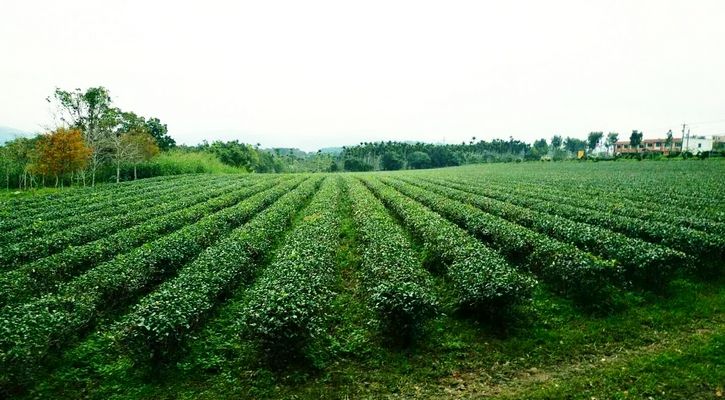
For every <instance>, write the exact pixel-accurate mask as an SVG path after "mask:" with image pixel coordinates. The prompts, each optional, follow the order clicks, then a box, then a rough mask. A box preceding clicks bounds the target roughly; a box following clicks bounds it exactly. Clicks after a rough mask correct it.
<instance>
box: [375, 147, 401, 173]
mask: <svg viewBox="0 0 725 400" xmlns="http://www.w3.org/2000/svg"><path fill="white" fill-rule="evenodd" d="M380 162H381V165H382V167H383V169H384V170H386V171H396V170H399V169H401V168H403V158H402V157H400V154H398V153H396V152H394V151H386V152H385V153H384V154H383V157H382V158H381V160H380Z"/></svg>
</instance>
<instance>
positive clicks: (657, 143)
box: [614, 138, 682, 154]
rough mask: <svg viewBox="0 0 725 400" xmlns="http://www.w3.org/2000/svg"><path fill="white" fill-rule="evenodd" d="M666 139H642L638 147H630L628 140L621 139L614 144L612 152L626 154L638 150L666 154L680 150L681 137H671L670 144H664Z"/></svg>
mask: <svg viewBox="0 0 725 400" xmlns="http://www.w3.org/2000/svg"><path fill="white" fill-rule="evenodd" d="M666 140H667V139H644V140H642V143H640V145H639V148H638V149H637V148H634V147H632V146H631V145H630V144H629V140H623V141H619V142H617V143H615V144H614V153H615V154H627V153H637V152H638V151H639V152H640V153H646V152H653V153H662V154H668V153H669V152H670V151H675V152H679V151H682V139H681V138H672V144H671V145H670V146H665V141H666Z"/></svg>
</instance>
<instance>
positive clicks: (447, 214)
mask: <svg viewBox="0 0 725 400" xmlns="http://www.w3.org/2000/svg"><path fill="white" fill-rule="evenodd" d="M724 267H725V162H723V161H721V160H708V161H672V162H634V161H633V162H626V161H625V162H622V161H618V162H599V163H592V162H587V163H576V162H562V163H510V164H492V165H476V166H465V167H455V168H444V169H435V170H420V171H400V172H386V173H382V172H381V173H345V174H342V173H339V174H307V175H301V174H247V175H224V174H217V175H183V176H176V177H165V178H152V179H145V180H139V181H135V182H132V183H122V184H119V185H105V186H100V187H98V188H96V189H69V190H63V191H60V192H57V193H48V192H44V193H42V194H40V195H36V196H30V195H23V196H20V197H17V198H14V197H11V196H4V197H0V397H6V398H10V397H12V398H16V397H17V398H68V399H77V398H94V399H111V398H113V399H136V398H149V399H157V398H195V399H196V398H209V399H216V398H310V399H312V398H321V397H322V398H381V397H382V398H386V397H396V398H480V397H491V398H512V399H514V398H581V399H591V398H597V399H601V398H622V399H630V398H643V399H647V398H656V399H660V398H663V399H665V398H666V399H672V398H675V399H698V398H703V399H704V398H719V397H722V396H724V395H723V393H724V392H725V387H723V384H724V383H725V315H724V314H723V308H724V306H725V285H723V272H724V271H725V268H724Z"/></svg>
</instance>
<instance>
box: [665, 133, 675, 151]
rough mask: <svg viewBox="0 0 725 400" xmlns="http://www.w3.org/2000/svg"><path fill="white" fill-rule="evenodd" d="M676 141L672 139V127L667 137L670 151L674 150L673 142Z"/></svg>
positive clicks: (666, 144)
mask: <svg viewBox="0 0 725 400" xmlns="http://www.w3.org/2000/svg"><path fill="white" fill-rule="evenodd" d="M673 143H674V140H672V129H670V130H669V131H667V138H666V139H665V147H666V148H667V147H669V148H670V151H672V144H673Z"/></svg>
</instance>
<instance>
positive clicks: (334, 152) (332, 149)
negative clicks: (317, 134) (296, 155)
mask: <svg viewBox="0 0 725 400" xmlns="http://www.w3.org/2000/svg"><path fill="white" fill-rule="evenodd" d="M320 153H322V154H332V155H338V154H340V153H342V147H323V148H321V149H320Z"/></svg>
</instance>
